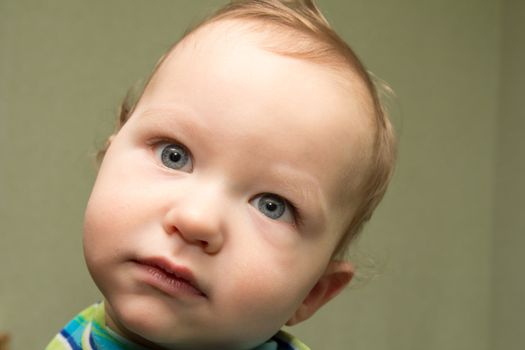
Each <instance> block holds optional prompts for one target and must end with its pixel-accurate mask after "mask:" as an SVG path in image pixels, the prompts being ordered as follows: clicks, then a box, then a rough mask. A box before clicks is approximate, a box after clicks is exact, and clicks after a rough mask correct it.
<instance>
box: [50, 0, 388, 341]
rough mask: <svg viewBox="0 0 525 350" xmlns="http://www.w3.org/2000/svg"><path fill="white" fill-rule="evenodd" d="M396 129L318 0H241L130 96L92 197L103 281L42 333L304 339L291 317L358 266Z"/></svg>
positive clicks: (95, 263) (94, 244)
mask: <svg viewBox="0 0 525 350" xmlns="http://www.w3.org/2000/svg"><path fill="white" fill-rule="evenodd" d="M394 149H395V146H394V137H393V133H392V128H391V125H390V122H389V121H388V119H387V118H386V116H385V114H384V113H383V110H382V108H381V105H380V103H379V100H378V94H377V91H376V89H375V87H374V85H373V83H372V82H371V79H370V77H369V76H368V74H367V72H366V70H365V69H364V68H363V66H362V64H361V63H360V62H359V60H358V59H357V57H356V56H355V55H354V54H353V52H352V51H351V49H350V48H349V47H348V46H347V45H346V44H345V43H344V41H342V39H340V38H339V37H338V36H337V35H336V34H335V33H334V32H333V31H332V29H330V27H329V26H328V24H327V22H326V20H325V19H324V17H323V16H322V15H321V13H320V12H319V10H318V9H317V7H316V6H315V5H314V4H313V2H312V1H306V0H303V1H277V0H259V1H257V0H247V1H234V2H232V3H231V4H229V5H227V6H226V7H224V8H223V9H221V10H219V11H218V12H216V13H215V14H214V15H213V16H212V17H210V18H208V19H207V20H205V21H204V22H203V23H201V24H199V25H198V26H197V27H196V28H194V29H193V30H191V31H190V32H189V33H188V34H186V35H185V36H184V38H183V39H181V40H180V41H179V42H178V43H177V44H176V45H175V46H174V47H173V48H172V49H171V50H169V52H168V53H167V54H166V55H165V56H164V57H163V58H162V59H161V61H160V62H159V64H158V65H157V67H156V69H155V71H154V73H153V74H152V76H151V77H150V79H149V81H148V82H147V84H146V86H145V89H144V91H143V93H142V95H141V96H140V99H139V100H138V102H137V103H136V104H134V105H133V106H131V107H124V108H123V109H122V115H121V123H120V126H119V127H118V130H117V132H115V134H114V135H112V136H111V137H110V139H109V141H108V147H107V150H106V151H105V154H104V157H103V161H102V164H101V166H100V170H99V173H98V177H97V180H96V183H95V186H94V188H93V192H92V194H91V197H90V199H89V202H88V206H87V209H86V215H85V225H84V252H85V258H86V262H87V266H88V268H89V271H90V273H91V275H92V277H93V279H94V281H95V283H96V284H97V286H98V288H99V289H100V291H101V292H102V294H103V296H104V300H103V302H101V303H99V304H95V305H93V306H91V307H90V308H88V309H86V310H84V311H83V312H82V313H80V314H79V315H77V316H76V317H75V318H74V319H73V320H72V321H71V322H70V323H69V324H68V325H67V326H66V327H65V328H64V329H63V330H62V331H61V332H60V333H59V334H58V335H57V336H56V337H55V338H54V339H53V340H52V342H51V343H50V344H49V345H48V347H47V349H50V350H51V349H260V350H262V349H264V350H269V349H308V348H307V347H306V345H304V344H302V343H301V342H300V341H299V340H298V339H296V338H294V337H293V336H291V335H289V334H287V333H285V332H283V331H280V328H281V327H282V326H283V325H294V324H297V323H299V322H302V321H304V320H306V319H308V318H309V317H311V316H312V315H313V314H314V313H315V312H316V311H317V310H318V309H319V308H320V307H321V306H323V305H324V304H325V303H326V302H328V301H329V300H330V299H332V298H333V297H334V296H336V295H337V294H338V293H339V292H340V291H341V290H342V289H343V288H344V287H345V286H346V285H347V284H348V283H349V282H350V280H351V279H352V275H353V267H352V265H351V264H350V263H349V262H347V261H345V260H344V259H343V257H344V255H345V250H346V248H347V246H348V244H349V243H350V241H351V240H352V239H353V238H354V237H355V236H356V234H357V233H358V231H359V230H360V229H361V227H362V225H363V223H364V222H365V221H367V220H368V219H369V218H370V216H371V213H372V211H373V210H374V208H375V207H376V206H377V204H378V202H379V200H380V199H381V197H382V196H383V194H384V192H385V190H386V185H387V183H388V181H389V178H390V176H391V173H392V169H393V160H394V153H395V152H394Z"/></svg>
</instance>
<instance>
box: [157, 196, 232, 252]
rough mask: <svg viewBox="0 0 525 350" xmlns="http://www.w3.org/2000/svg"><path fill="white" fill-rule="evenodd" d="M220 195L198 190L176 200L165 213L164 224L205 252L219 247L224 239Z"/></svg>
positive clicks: (167, 229)
mask: <svg viewBox="0 0 525 350" xmlns="http://www.w3.org/2000/svg"><path fill="white" fill-rule="evenodd" d="M221 209H223V205H222V204H221V196H220V195H219V194H218V193H214V192H212V191H199V193H193V194H192V195H191V196H189V198H188V197H186V198H184V199H181V200H179V201H178V202H177V203H176V204H175V205H174V206H173V207H172V208H171V210H170V211H169V212H168V213H167V214H166V217H165V220H164V228H165V230H166V232H167V233H168V234H178V235H180V236H181V237H182V238H183V239H184V241H186V242H187V243H188V244H194V245H198V246H200V247H201V248H202V249H203V251H205V252H206V253H208V254H215V253H217V252H219V251H220V249H221V248H222V245H223V243H224V232H223V230H224V225H223V221H224V218H223V215H222V213H221Z"/></svg>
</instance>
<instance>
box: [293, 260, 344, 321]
mask: <svg viewBox="0 0 525 350" xmlns="http://www.w3.org/2000/svg"><path fill="white" fill-rule="evenodd" d="M353 276H354V267H353V266H352V264H350V263H349V262H346V261H336V260H332V261H330V263H329V264H328V266H327V267H326V270H325V272H324V274H323V275H322V276H321V278H319V281H317V283H316V284H315V286H314V287H313V288H312V290H311V291H310V293H308V295H307V296H306V298H305V299H304V300H303V303H302V304H301V306H299V308H298V309H297V311H295V314H294V315H293V316H292V318H290V320H288V322H286V325H287V326H293V325H295V324H297V323H299V322H302V321H304V320H306V319H308V318H310V317H311V316H312V315H313V314H314V313H315V312H316V311H317V310H318V309H319V308H320V307H321V306H323V305H324V304H326V303H327V302H328V301H329V300H331V299H332V298H333V297H335V296H336V295H337V294H339V292H341V291H342V290H343V289H344V288H345V287H346V286H347V285H348V283H350V281H351V280H352V277H353Z"/></svg>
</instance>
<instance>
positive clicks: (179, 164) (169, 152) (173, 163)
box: [158, 143, 192, 171]
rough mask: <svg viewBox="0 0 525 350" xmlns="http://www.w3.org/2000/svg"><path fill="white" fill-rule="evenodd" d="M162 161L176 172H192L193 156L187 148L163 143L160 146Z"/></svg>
mask: <svg viewBox="0 0 525 350" xmlns="http://www.w3.org/2000/svg"><path fill="white" fill-rule="evenodd" d="M158 151H160V155H159V156H160V160H161V162H162V164H164V165H165V166H166V167H168V168H171V169H175V170H187V171H189V170H191V169H192V162H191V156H190V154H189V152H188V151H187V150H186V148H185V147H183V146H181V145H178V144H175V143H170V144H167V143H163V144H161V145H160V146H159V149H158Z"/></svg>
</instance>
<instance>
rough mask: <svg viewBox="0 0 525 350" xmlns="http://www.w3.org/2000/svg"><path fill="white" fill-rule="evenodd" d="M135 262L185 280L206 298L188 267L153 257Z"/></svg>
mask: <svg viewBox="0 0 525 350" xmlns="http://www.w3.org/2000/svg"><path fill="white" fill-rule="evenodd" d="M135 262H137V263H139V264H142V265H147V266H152V267H156V268H158V269H161V270H163V271H164V272H166V273H168V274H170V275H174V276H175V277H177V278H179V279H183V280H184V281H186V282H187V283H189V284H190V285H191V286H192V287H193V288H195V289H197V290H198V291H199V292H201V293H202V294H203V295H204V296H206V293H205V292H204V291H203V289H202V287H201V286H200V285H199V283H198V281H197V279H196V278H195V276H194V275H193V273H192V272H191V270H190V269H189V268H187V267H184V266H181V265H177V264H175V263H174V262H172V261H170V260H169V259H167V258H164V257H151V258H145V259H138V260H135Z"/></svg>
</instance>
